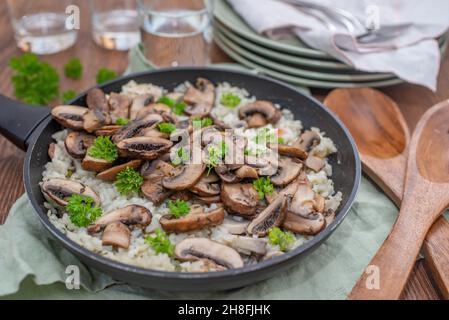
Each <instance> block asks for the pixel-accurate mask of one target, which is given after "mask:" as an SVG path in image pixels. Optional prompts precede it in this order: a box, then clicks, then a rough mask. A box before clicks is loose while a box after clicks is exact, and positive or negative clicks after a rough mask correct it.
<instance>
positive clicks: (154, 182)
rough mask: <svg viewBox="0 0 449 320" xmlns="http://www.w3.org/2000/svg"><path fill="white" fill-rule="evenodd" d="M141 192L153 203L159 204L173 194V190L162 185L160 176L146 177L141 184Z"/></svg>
mask: <svg viewBox="0 0 449 320" xmlns="http://www.w3.org/2000/svg"><path fill="white" fill-rule="evenodd" d="M141 190H142V194H143V195H144V196H145V197H146V198H147V199H148V200H150V201H151V202H153V203H154V204H155V205H160V204H161V203H162V202H164V200H166V199H167V198H168V197H170V196H171V195H172V194H173V190H168V189H165V188H164V187H163V186H162V177H156V176H155V177H152V178H150V179H146V180H145V181H144V182H143V184H142V186H141Z"/></svg>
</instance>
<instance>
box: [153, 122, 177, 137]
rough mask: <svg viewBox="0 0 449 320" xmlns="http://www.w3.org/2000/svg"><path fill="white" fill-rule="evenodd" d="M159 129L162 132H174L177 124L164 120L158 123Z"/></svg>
mask: <svg viewBox="0 0 449 320" xmlns="http://www.w3.org/2000/svg"><path fill="white" fill-rule="evenodd" d="M157 127H158V129H159V131H160V132H162V133H166V134H172V133H173V132H175V131H176V126H175V125H174V124H173V123H170V122H163V123H160V124H158V126H157Z"/></svg>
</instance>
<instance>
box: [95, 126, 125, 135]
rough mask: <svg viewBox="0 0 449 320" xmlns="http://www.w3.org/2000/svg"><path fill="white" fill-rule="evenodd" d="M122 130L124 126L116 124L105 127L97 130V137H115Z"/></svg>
mask: <svg viewBox="0 0 449 320" xmlns="http://www.w3.org/2000/svg"><path fill="white" fill-rule="evenodd" d="M121 128H122V126H118V125H115V124H114V125H107V126H103V127H101V128H100V129H98V130H95V135H97V136H113V135H114V134H115V133H116V132H117V131H119V130H120V129H121Z"/></svg>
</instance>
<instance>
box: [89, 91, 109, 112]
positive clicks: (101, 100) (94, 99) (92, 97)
mask: <svg viewBox="0 0 449 320" xmlns="http://www.w3.org/2000/svg"><path fill="white" fill-rule="evenodd" d="M86 104H87V106H88V107H89V109H91V110H95V109H98V110H101V111H102V112H104V113H109V104H108V100H107V99H106V95H105V94H104V92H103V90H101V89H98V88H93V89H91V90H89V92H88V93H87V96H86Z"/></svg>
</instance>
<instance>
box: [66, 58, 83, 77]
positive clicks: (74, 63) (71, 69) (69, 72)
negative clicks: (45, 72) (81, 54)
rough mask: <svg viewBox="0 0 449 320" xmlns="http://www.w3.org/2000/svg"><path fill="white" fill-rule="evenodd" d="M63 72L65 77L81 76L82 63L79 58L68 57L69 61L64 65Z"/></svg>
mask: <svg viewBox="0 0 449 320" xmlns="http://www.w3.org/2000/svg"><path fill="white" fill-rule="evenodd" d="M64 74H65V76H66V77H67V78H71V79H75V80H78V79H81V77H82V76H83V65H82V64H81V61H80V59H79V58H73V59H70V60H69V62H67V63H66V64H65V65H64Z"/></svg>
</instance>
